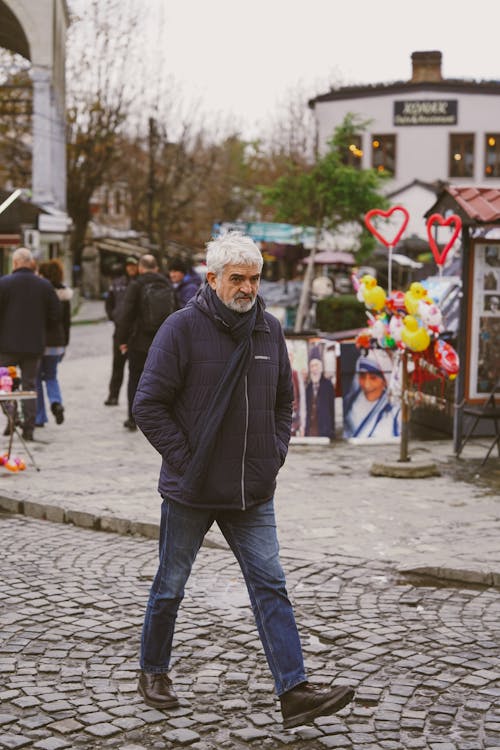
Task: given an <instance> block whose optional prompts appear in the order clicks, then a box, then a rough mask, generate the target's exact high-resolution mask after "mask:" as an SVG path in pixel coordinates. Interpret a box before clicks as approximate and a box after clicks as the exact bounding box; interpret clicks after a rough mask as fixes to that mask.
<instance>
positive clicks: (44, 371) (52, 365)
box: [35, 354, 62, 424]
mask: <svg viewBox="0 0 500 750" xmlns="http://www.w3.org/2000/svg"><path fill="white" fill-rule="evenodd" d="M61 359H62V357H61V355H60V354H44V355H43V357H42V359H41V362H40V367H39V368H38V376H37V379H36V420H35V421H36V424H45V422H48V419H47V412H46V411H45V397H44V393H43V383H44V382H45V386H46V388H47V397H48V399H49V402H50V403H51V404H54V403H55V402H56V401H57V402H59V403H60V404H62V396H61V389H60V387H59V381H58V380H57V365H58V364H59V362H60V361H61Z"/></svg>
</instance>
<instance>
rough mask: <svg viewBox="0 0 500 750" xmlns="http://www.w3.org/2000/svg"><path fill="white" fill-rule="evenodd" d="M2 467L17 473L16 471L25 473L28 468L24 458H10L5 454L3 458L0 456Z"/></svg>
mask: <svg viewBox="0 0 500 750" xmlns="http://www.w3.org/2000/svg"><path fill="white" fill-rule="evenodd" d="M0 466H3V467H4V469H8V471H12V472H14V473H15V472H16V471H24V470H25V468H26V463H25V462H24V461H23V459H22V458H18V457H17V456H9V454H8V453H4V454H3V456H0Z"/></svg>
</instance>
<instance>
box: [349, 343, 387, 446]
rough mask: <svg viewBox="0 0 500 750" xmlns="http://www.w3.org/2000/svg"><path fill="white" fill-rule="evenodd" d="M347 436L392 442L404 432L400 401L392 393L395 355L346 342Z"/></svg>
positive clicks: (383, 350)
mask: <svg viewBox="0 0 500 750" xmlns="http://www.w3.org/2000/svg"><path fill="white" fill-rule="evenodd" d="M341 362H342V365H341V366H342V392H343V399H342V405H343V411H344V437H346V438H358V439H371V438H374V439H377V440H379V441H388V442H392V441H394V440H395V439H396V438H398V436H399V435H400V434H401V409H400V404H399V403H398V401H397V400H396V398H395V396H394V394H393V393H392V392H391V388H390V385H391V382H393V381H394V380H395V379H396V378H395V371H394V368H395V362H394V355H393V353H392V352H389V351H387V350H385V349H369V350H368V351H360V350H359V349H357V348H356V347H355V345H354V344H351V345H342V361H341Z"/></svg>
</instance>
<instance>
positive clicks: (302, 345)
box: [287, 338, 337, 440]
mask: <svg viewBox="0 0 500 750" xmlns="http://www.w3.org/2000/svg"><path fill="white" fill-rule="evenodd" d="M287 349H288V356H289V358H290V364H291V366H292V382H293V388H294V399H293V411H292V438H294V437H295V438H298V437H300V438H326V439H327V440H331V439H333V438H334V437H335V377H336V361H337V344H335V342H333V341H328V340H327V339H320V338H309V339H308V338H287Z"/></svg>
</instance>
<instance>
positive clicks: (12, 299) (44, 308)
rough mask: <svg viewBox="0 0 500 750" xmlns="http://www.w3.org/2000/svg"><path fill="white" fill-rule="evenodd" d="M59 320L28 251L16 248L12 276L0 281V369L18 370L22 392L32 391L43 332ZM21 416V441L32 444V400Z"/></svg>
mask: <svg viewBox="0 0 500 750" xmlns="http://www.w3.org/2000/svg"><path fill="white" fill-rule="evenodd" d="M60 319H61V305H60V302H59V300H58V298H57V295H56V292H55V289H54V287H53V286H52V284H51V283H50V281H47V279H42V278H40V277H39V276H37V275H36V274H35V272H34V270H33V256H32V254H31V252H30V250H28V249H27V248H25V247H20V248H18V249H17V250H15V251H14V254H13V256H12V273H11V274H9V275H8V276H4V277H2V278H1V279H0V366H6V365H17V366H18V367H19V369H20V371H21V387H22V388H23V390H26V391H36V376H37V372H38V366H39V364H40V359H41V357H42V354H43V352H44V349H45V346H46V340H47V333H46V332H47V330H48V329H49V328H50V327H51V325H55V324H56V323H57V322H58V321H59V320H60ZM23 415H24V423H23V438H24V439H25V440H33V430H34V426H35V416H36V399H27V400H25V401H23Z"/></svg>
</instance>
